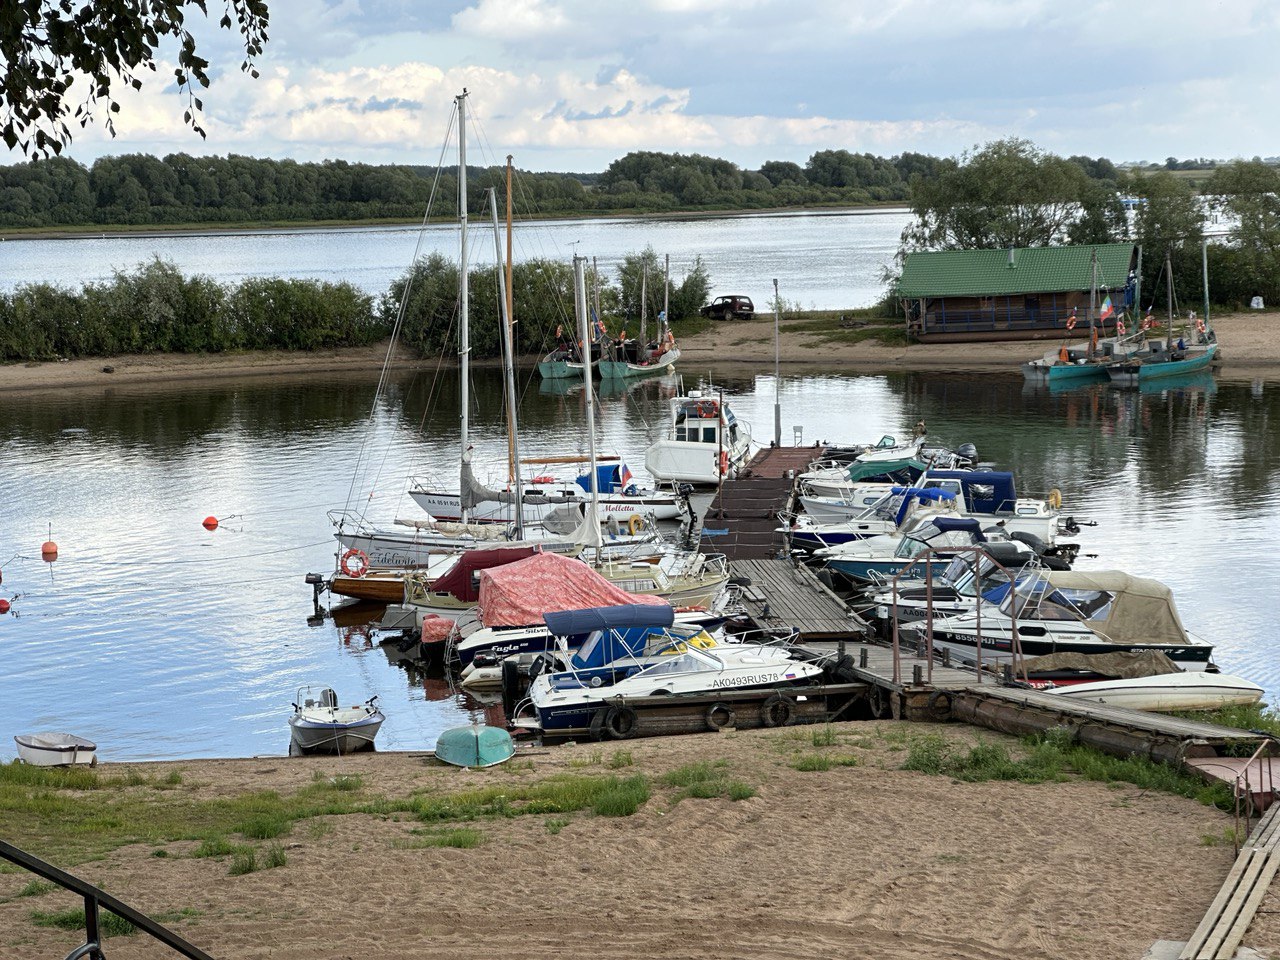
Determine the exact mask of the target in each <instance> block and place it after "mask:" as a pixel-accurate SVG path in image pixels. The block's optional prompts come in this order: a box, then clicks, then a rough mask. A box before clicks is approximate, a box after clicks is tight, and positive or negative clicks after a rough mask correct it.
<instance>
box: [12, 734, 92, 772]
mask: <svg viewBox="0 0 1280 960" xmlns="http://www.w3.org/2000/svg"><path fill="white" fill-rule="evenodd" d="M13 740H14V743H16V744H17V745H18V759H19V760H21V761H22V762H23V763H29V764H31V765H32V766H34V767H70V766H79V765H82V764H83V765H85V766H93V765H94V764H96V763H97V762H98V755H97V752H96V751H97V749H98V745H97V744H96V743H94V742H93V741H92V740H86V739H85V738H84V737H78V736H76V735H75V734H74V733H24V734H19V735H18V736H16V737H14V738H13Z"/></svg>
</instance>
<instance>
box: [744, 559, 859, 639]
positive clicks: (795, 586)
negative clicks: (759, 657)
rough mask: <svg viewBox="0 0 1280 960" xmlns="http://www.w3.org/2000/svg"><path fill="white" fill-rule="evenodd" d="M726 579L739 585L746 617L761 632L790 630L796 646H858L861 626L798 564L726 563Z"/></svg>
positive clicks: (844, 605)
mask: <svg viewBox="0 0 1280 960" xmlns="http://www.w3.org/2000/svg"><path fill="white" fill-rule="evenodd" d="M729 574H730V576H732V577H734V578H737V579H738V580H741V581H749V582H745V583H743V584H742V586H741V587H740V589H741V592H742V603H743V607H744V608H745V610H746V613H747V615H748V616H749V617H750V618H751V619H752V620H753V621H754V622H755V623H756V625H757V626H759V627H760V628H761V629H762V630H769V629H771V628H781V627H795V628H796V629H797V630H799V631H800V639H801V640H802V641H805V642H807V641H810V640H838V639H840V638H842V637H843V638H845V639H852V640H861V639H864V638H866V637H868V636H870V632H871V628H870V627H869V626H868V625H867V622H866V621H865V620H863V619H862V618H861V617H859V616H858V615H857V614H856V613H854V612H853V610H852V608H850V606H849V605H848V604H847V603H845V602H844V601H843V600H841V599H840V598H839V597H838V596H836V595H835V594H834V593H833V592H832V591H831V590H830V589H829V588H828V587H827V585H826V584H824V583H823V582H822V581H821V580H819V579H818V577H817V575H816V574H815V573H814V572H813V571H812V570H810V569H809V568H808V567H806V566H804V565H803V564H799V565H797V564H795V563H792V561H790V560H780V559H778V558H776V557H770V558H767V559H758V560H750V559H739V560H730V561H729Z"/></svg>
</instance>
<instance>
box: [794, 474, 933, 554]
mask: <svg viewBox="0 0 1280 960" xmlns="http://www.w3.org/2000/svg"><path fill="white" fill-rule="evenodd" d="M954 501H955V494H954V493H951V492H950V491H947V490H942V489H939V488H936V487H934V488H925V487H891V488H890V489H889V492H888V493H886V494H885V495H884V496H883V497H881V498H880V499H879V500H877V501H876V502H875V503H874V504H872V505H871V506H869V507H867V508H866V509H865V510H863V511H862V512H861V513H859V514H857V515H856V516H854V517H852V518H850V519H848V520H844V521H840V522H838V523H818V522H816V521H815V520H814V519H813V518H812V517H810V516H808V515H807V514H801V515H800V516H799V517H797V518H796V519H795V520H794V521H793V522H792V523H791V524H790V526H786V527H779V528H778V531H777V532H778V533H785V534H786V535H787V540H788V543H789V544H790V548H791V549H792V550H793V551H795V550H798V551H801V552H806V553H807V552H812V551H814V550H820V549H822V548H823V547H834V546H838V545H839V544H842V543H852V542H853V541H855V540H865V539H867V538H868V537H875V536H881V535H883V534H892V533H895V532H898V531H900V530H901V529H902V525H903V524H904V523H906V522H907V521H908V520H909V519H917V518H919V517H920V516H922V515H923V514H924V513H932V514H936V513H954Z"/></svg>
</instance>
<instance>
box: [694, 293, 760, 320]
mask: <svg viewBox="0 0 1280 960" xmlns="http://www.w3.org/2000/svg"><path fill="white" fill-rule="evenodd" d="M699 312H700V313H701V314H702V315H703V316H704V317H710V318H711V319H712V320H750V319H752V318H753V317H754V316H755V315H756V308H755V304H753V303H752V302H751V298H750V297H739V296H731V297H716V298H715V299H714V300H712V301H711V302H710V303H709V304H707V305H706V306H705V307H703V308H702V310H700V311H699Z"/></svg>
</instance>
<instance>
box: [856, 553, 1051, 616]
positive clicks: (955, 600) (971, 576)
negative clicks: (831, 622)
mask: <svg viewBox="0 0 1280 960" xmlns="http://www.w3.org/2000/svg"><path fill="white" fill-rule="evenodd" d="M1038 562H1039V561H1038V560H1037V558H1036V556H1035V554H1034V553H1032V551H1031V549H1030V548H1029V547H1027V545H1026V544H1023V543H1019V542H1017V541H1016V540H1015V541H1009V542H996V543H989V544H987V545H986V546H985V547H984V548H983V553H982V554H979V555H975V554H962V555H959V556H956V557H954V558H953V559H952V560H951V562H950V563H949V564H948V565H947V566H946V568H945V569H943V571H942V572H941V573H940V574H937V575H936V576H935V577H934V579H933V584H932V586H929V585H928V584H925V583H924V582H923V581H922V580H921V579H920V578H912V579H910V580H905V579H904V580H902V581H900V582H899V584H898V589H897V591H896V593H895V591H894V590H893V589H892V587H891V586H889V585H888V584H885V585H883V586H881V587H879V588H877V589H876V590H875V591H874V592H873V593H871V594H870V595H869V597H868V600H869V602H870V612H871V613H870V615H871V617H872V618H873V619H875V620H876V621H878V622H879V623H880V624H882V625H883V627H884V629H885V631H886V632H887V633H892V631H893V623H894V620H895V619H896V620H897V622H898V623H899V624H904V623H912V622H915V621H917V620H924V619H926V618H927V617H928V616H929V614H930V611H932V614H933V616H934V617H937V618H941V617H954V616H958V615H959V614H962V613H969V612H971V611H972V610H973V609H974V607H975V606H977V604H978V601H979V599H981V601H982V602H983V603H988V604H995V605H996V606H999V605H1000V603H1002V602H1003V601H1004V598H1005V594H1006V593H1007V592H1008V590H1009V574H1012V575H1013V576H1014V577H1015V578H1017V577H1018V576H1019V575H1020V574H1019V571H1021V570H1022V569H1023V568H1024V567H1026V566H1027V565H1028V564H1032V565H1034V564H1036V563H1038ZM1006 571H1008V573H1006Z"/></svg>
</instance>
